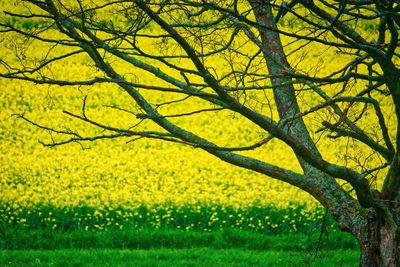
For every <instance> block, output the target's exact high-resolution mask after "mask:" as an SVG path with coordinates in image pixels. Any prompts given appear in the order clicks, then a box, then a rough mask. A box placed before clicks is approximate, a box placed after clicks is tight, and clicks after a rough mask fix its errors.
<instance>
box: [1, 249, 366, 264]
mask: <svg viewBox="0 0 400 267" xmlns="http://www.w3.org/2000/svg"><path fill="white" fill-rule="evenodd" d="M357 257H358V255H357V252H355V251H349V250H334V251H322V252H321V256H320V257H317V258H316V259H315V261H314V262H313V263H312V265H310V264H309V260H308V259H307V258H305V257H304V255H303V254H302V253H299V252H298V251H252V250H244V249H213V248H192V249H150V250H142V249H139V250H126V249H125V250H112V249H93V250H78V249H63V250H22V251H5V250H2V251H0V265H1V266H168V267H169V266H207V267H208V266H318V265H319V266H357Z"/></svg>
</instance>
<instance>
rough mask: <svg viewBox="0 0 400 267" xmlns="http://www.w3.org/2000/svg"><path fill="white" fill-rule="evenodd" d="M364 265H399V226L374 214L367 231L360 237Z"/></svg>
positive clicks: (375, 266)
mask: <svg viewBox="0 0 400 267" xmlns="http://www.w3.org/2000/svg"><path fill="white" fill-rule="evenodd" d="M358 240H359V243H360V248H361V256H360V266H362V267H399V266H400V247H399V245H400V242H399V241H400V240H399V228H398V227H397V226H389V225H387V224H385V223H383V222H381V221H380V219H377V218H376V216H374V218H373V219H370V220H369V224H368V225H366V229H365V233H364V234H363V235H362V236H360V237H359V238H358Z"/></svg>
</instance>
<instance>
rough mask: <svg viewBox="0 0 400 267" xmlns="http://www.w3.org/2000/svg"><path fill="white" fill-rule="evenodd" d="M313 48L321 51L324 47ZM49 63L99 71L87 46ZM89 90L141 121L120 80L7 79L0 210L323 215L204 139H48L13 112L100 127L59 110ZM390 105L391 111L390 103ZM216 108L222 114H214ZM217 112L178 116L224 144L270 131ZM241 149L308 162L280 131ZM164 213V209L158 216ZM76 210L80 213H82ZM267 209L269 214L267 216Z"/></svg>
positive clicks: (333, 146)
mask: <svg viewBox="0 0 400 267" xmlns="http://www.w3.org/2000/svg"><path fill="white" fill-rule="evenodd" d="M3 8H5V7H3ZM289 41H290V40H286V42H289ZM5 45H7V39H5V40H2V46H5ZM148 45H151V44H148ZM153 45H154V44H153ZM315 50H316V51H318V48H315ZM28 52H29V53H28V54H29V56H30V57H33V58H35V57H37V58H40V57H41V56H42V55H43V54H44V53H46V52H47V48H46V47H40V46H36V44H35V42H33V43H32V44H31V46H30V47H29V48H28ZM11 53H12V51H11V50H10V49H0V58H4V59H7V58H11V57H12V54H11ZM316 53H317V52H316ZM334 57H336V58H337V56H336V55H334V54H333V53H330V52H329V51H328V52H327V57H326V64H325V65H324V67H325V68H326V69H325V70H324V69H322V70H321V72H323V71H326V70H328V69H329V68H330V67H331V64H335V63H333V62H335V61H334V60H330V59H332V58H334ZM327 62H329V63H327ZM336 62H337V61H336ZM115 64H120V65H118V66H117V68H120V69H124V68H126V66H125V65H123V63H119V62H117V61H116V63H115ZM299 64H301V65H304V66H307V65H312V64H314V62H313V58H312V57H309V58H306V59H305V60H304V62H300V63H299ZM52 71H53V72H54V73H56V74H60V73H62V75H63V78H64V79H66V80H67V79H73V78H77V77H78V78H79V77H80V78H82V77H94V76H95V75H96V73H95V70H94V69H93V67H92V66H91V65H90V63H88V61H87V58H85V57H84V56H82V57H80V56H79V57H76V60H75V61H67V62H63V64H58V65H57V67H55V68H54V69H52ZM136 75H137V76H140V79H153V78H152V77H151V76H150V75H149V74H144V73H137V74H136ZM143 93H144V94H145V95H146V94H148V95H149V97H150V98H151V99H152V100H153V101H155V102H160V101H161V102H162V101H167V100H171V99H175V98H176V97H177V96H174V95H172V96H168V97H166V96H165V95H163V94H162V93H156V92H144V91H143ZM85 96H87V97H88V98H87V113H88V115H89V116H90V117H91V118H93V119H101V120H102V121H103V122H105V123H109V124H112V125H114V126H116V127H118V126H121V127H122V126H131V125H134V124H135V123H136V122H137V121H138V119H137V118H135V117H134V116H132V114H129V113H123V112H122V113H121V112H117V111H116V110H115V109H112V108H110V107H107V106H113V107H116V106H118V107H123V108H127V109H132V110H135V105H134V104H133V100H131V99H130V98H129V96H128V95H127V94H126V93H125V92H123V91H122V90H121V89H119V88H116V87H115V86H114V85H112V86H111V85H109V84H101V85H96V86H93V87H80V88H78V87H68V86H65V87H58V86H43V85H35V84H31V83H27V82H22V81H17V80H13V81H10V80H4V79H2V80H0V109H1V112H0V162H1V164H0V204H1V207H2V209H3V210H1V211H0V212H1V213H2V216H3V217H2V218H3V219H4V220H5V218H8V219H9V220H10V222H18V223H22V224H23V223H24V222H25V221H26V217H27V216H28V215H27V214H29V213H28V212H29V210H32V212H35V211H36V210H37V209H36V207H52V208H54V210H57V209H60V210H63V209H64V210H74V209H76V208H79V209H82V208H84V207H88V208H90V214H91V215H90V216H94V217H96V218H97V219H98V220H100V219H99V218H102V217H107V214H108V213H110V212H111V213H112V214H113V215H112V216H109V218H108V219H109V220H108V221H107V218H104V220H103V219H101V221H102V223H101V225H98V226H96V227H97V228H99V229H103V228H104V227H106V226H107V225H110V224H113V223H114V225H115V223H116V222H110V220H113V219H112V218H113V216H119V215H118V214H115V213H113V212H112V211H113V210H114V211H115V212H117V211H118V212H119V211H120V212H123V213H124V214H122V215H121V216H120V217H121V218H128V219H129V218H131V217H132V216H136V215H135V214H134V213H135V211H136V210H137V209H138V208H140V207H146V208H147V209H148V210H147V211H146V212H150V213H151V210H152V209H154V212H153V213H152V214H153V215H154V214H158V213H157V212H158V210H160V209H164V210H166V211H168V210H170V212H169V213H168V212H165V213H164V214H162V215H160V214H158V215H157V216H158V217H157V216H156V215H154V216H155V217H152V218H153V219H154V220H153V219H152V224H154V225H153V226H157V220H159V221H160V220H174V219H173V216H172V215H171V214H172V213H173V212H176V211H177V210H178V211H179V210H184V209H185V207H191V210H192V211H193V210H196V209H201V207H219V208H218V209H222V210H223V209H227V210H228V211H227V212H225V211H224V212H225V213H224V214H225V215H226V220H229V218H230V217H229V212H232V211H234V210H236V211H244V210H251V209H254V208H260V209H262V208H267V207H268V208H270V207H274V208H276V209H283V210H287V209H296V207H300V206H301V207H302V212H303V213H304V214H307V216H309V218H308V219H307V220H310V221H312V220H315V219H316V218H317V217H313V216H312V214H313V212H314V211H317V210H318V207H319V206H318V204H317V203H316V202H315V201H314V200H313V199H312V198H311V197H310V196H309V195H307V194H306V193H304V192H301V191H300V190H298V189H296V188H294V187H292V186H290V185H287V184H284V183H282V182H279V181H276V180H273V179H271V178H269V177H266V176H263V175H260V174H256V173H253V172H251V171H248V170H244V169H241V168H238V167H235V166H232V165H229V164H227V163H224V162H221V161H219V160H218V159H216V158H214V157H213V156H210V155H208V154H207V153H206V152H203V151H202V150H200V149H195V148H190V147H186V146H184V145H180V144H173V143H166V142H163V141H159V140H149V139H140V140H137V141H134V142H128V141H130V140H128V139H125V140H123V139H120V140H105V141H96V142H93V143H83V144H82V146H81V145H79V144H77V143H71V144H67V145H64V146H60V147H54V148H45V147H43V146H42V145H41V144H40V143H39V142H38V140H41V141H45V142H50V141H51V140H52V139H51V138H54V139H55V140H62V138H63V137H62V136H57V135H53V136H52V135H50V133H49V132H48V131H46V130H43V129H38V128H37V127H34V126H33V125H31V124H29V123H27V122H25V121H23V120H22V119H19V118H18V116H15V114H24V115H25V116H26V117H27V118H29V119H30V120H32V121H34V122H36V123H39V124H41V125H45V126H51V127H54V128H58V129H68V127H70V128H71V129H73V130H74V131H78V132H79V133H81V134H83V135H89V134H93V133H99V132H98V130H97V129H96V128H94V127H89V126H87V125H85V124H83V123H82V122H80V121H77V120H74V119H73V118H71V117H68V116H66V115H65V114H63V112H62V111H63V110H67V111H70V112H74V113H79V112H80V111H81V108H82V100H83V99H84V97H85ZM254 97H259V95H255V96H254ZM312 101H313V99H307V98H306V97H305V98H304V102H303V107H304V108H306V107H307V106H309V105H311V104H312ZM184 103H186V102H184ZM198 107H199V108H204V104H202V103H200V102H198V101H195V100H193V101H191V102H190V108H189V107H188V106H186V104H177V105H174V106H164V107H162V108H160V110H162V111H163V112H164V113H165V114H174V113H179V112H187V111H188V110H189V111H190V110H195V109H196V108H198ZM388 112H391V111H390V107H388ZM216 114H217V115H218V119H216V118H215V116H216ZM216 114H211V113H202V114H199V115H196V116H193V117H190V118H177V119H176V121H177V122H179V124H180V125H182V126H186V127H190V129H191V130H193V131H194V132H196V133H203V135H205V136H206V137H210V138H212V140H215V141H216V142H217V143H219V144H221V145H229V146H235V145H249V144H253V143H254V142H257V141H258V140H259V139H260V137H263V135H264V136H265V133H262V132H261V131H260V130H259V129H258V128H256V127H255V126H253V125H251V124H250V123H249V122H247V121H244V120H243V119H242V118H240V117H238V116H235V114H232V113H230V112H226V111H220V112H218V113H216ZM275 116H276V115H275ZM370 119H371V118H370ZM308 122H309V123H310V124H312V125H313V127H315V128H317V124H316V123H315V122H314V118H313V117H310V119H309V120H308ZM147 126H150V127H154V126H153V125H152V124H151V123H147V124H146V123H144V124H143V125H142V127H143V128H144V127H147ZM316 138H317V137H316ZM347 145H348V143H347V142H346V140H343V141H336V142H325V143H324V141H321V142H319V143H318V146H319V147H320V149H321V151H322V152H323V153H324V154H325V155H326V158H327V159H329V160H333V161H336V162H343V160H344V159H343V155H342V153H341V151H343V150H344V149H345V147H346V146H347ZM351 145H352V146H353V148H351ZM350 149H352V150H354V151H356V152H357V154H360V155H362V154H363V153H365V151H366V150H364V148H363V147H362V146H360V145H359V144H357V143H353V144H350ZM244 154H247V155H251V156H254V157H256V158H260V159H262V160H265V161H267V162H269V163H273V164H277V165H279V166H283V167H286V168H290V169H292V170H295V171H301V169H300V167H299V165H298V163H297V162H296V158H295V156H294V155H293V153H292V152H291V151H290V150H288V148H286V147H285V146H283V145H282V144H280V143H279V142H278V141H276V140H272V141H271V143H270V144H268V145H267V146H264V147H262V148H259V149H257V150H255V151H250V152H245V153H244ZM376 160H378V159H377V158H376ZM372 163H373V162H372ZM372 163H370V164H372ZM196 207H197V208H196ZM221 207H222V208H221ZM219 211H220V212H221V210H219ZM130 212H131V213H130ZM318 212H319V211H318ZM49 213H52V212H51V211H49ZM49 213H47V214H45V215H46V216H47V217H48V218H47V219H46V220H48V221H50V223H51V222H52V221H53V220H54V223H53V224H52V225H55V227H57V223H58V221H57V220H58V219H57V218H55V217H54V216H52V214H49ZM178 213H179V212H178ZM212 214H214V213H211V217H210V218H209V222H212V221H213V220H220V221H222V220H225V219H218V218H214V217H212ZM215 214H217V213H215ZM244 214H245V213H244ZM319 214H320V213H318V216H320V215H319ZM153 215H151V216H153ZM225 215H224V216H225ZM297 215H298V216H300V217H301V213H300V211H299V213H298V214H297ZM88 216H89V215H88ZM162 216H164V217H163V218H161V217H162ZM215 216H217V215H215ZM232 216H233V215H232ZM263 216H264V215H263ZM285 216H286V217H283V218H284V220H287V221H288V222H289V220H290V219H289V217H287V215H285ZM28 217H29V216H28ZM78 217H79V218H81V219H82V218H83V217H85V216H78ZM86 217H87V216H86ZM239 217H240V216H239ZM157 218H158V219H157ZM171 218H172V219H171ZM263 218H264V219H265V216H264V217H263ZM86 219H87V218H86ZM243 220H244V219H243ZM245 220H246V223H247V224H250V223H251V224H253V225H257V224H263V223H265V220H264V221H260V219H257V220H258V221H257V220H255V221H254V222H250V221H251V220H250V218H246V219H245ZM238 221H240V218H238V217H237V215H235V222H234V223H237V222H238ZM247 221H249V222H247ZM267 221H268V219H267ZM117 223H118V224H121V223H122V222H121V221H118V222H117ZM189 226H190V224H189ZM96 227H95V228H96ZM185 227H187V226H185ZM254 227H255V226H254ZM254 227H253V228H254ZM275 227H277V226H275ZM272 228H274V226H272Z"/></svg>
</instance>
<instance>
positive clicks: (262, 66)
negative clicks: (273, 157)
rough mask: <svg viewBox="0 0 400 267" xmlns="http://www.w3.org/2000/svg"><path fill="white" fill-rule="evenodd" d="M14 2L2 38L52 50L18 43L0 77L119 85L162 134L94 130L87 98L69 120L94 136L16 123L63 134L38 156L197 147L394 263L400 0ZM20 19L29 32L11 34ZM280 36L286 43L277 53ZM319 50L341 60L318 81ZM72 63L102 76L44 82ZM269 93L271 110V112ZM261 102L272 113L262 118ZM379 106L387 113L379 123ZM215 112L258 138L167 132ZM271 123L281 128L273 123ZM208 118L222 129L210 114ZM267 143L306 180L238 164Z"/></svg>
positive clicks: (398, 246)
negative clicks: (121, 146) (306, 198)
mask: <svg viewBox="0 0 400 267" xmlns="http://www.w3.org/2000/svg"><path fill="white" fill-rule="evenodd" d="M18 2H20V5H22V6H23V8H21V9H19V10H18V12H12V11H6V12H4V20H3V22H2V23H1V24H0V25H1V27H2V28H1V32H2V35H3V36H7V35H8V36H12V38H17V37H16V36H19V37H20V38H23V40H25V44H27V43H29V42H28V41H34V42H39V43H42V45H43V46H44V47H48V53H46V56H45V57H44V58H42V59H41V60H36V61H32V60H29V55H27V54H26V53H24V52H25V50H24V49H16V48H17V46H13V47H14V50H15V58H16V59H18V60H15V61H13V62H14V63H12V62H7V61H6V60H5V59H2V60H1V66H2V69H1V73H0V76H1V77H3V78H6V79H21V80H26V81H30V82H33V83H36V84H50V85H60V86H83V85H95V84H97V83H112V84H116V85H118V86H119V87H120V88H122V89H123V90H124V91H125V92H126V93H127V94H129V96H130V97H131V98H132V99H133V100H134V101H135V102H136V104H137V105H138V107H139V108H140V112H136V113H135V115H136V117H137V119H138V120H139V121H152V122H154V123H155V124H156V125H158V126H159V128H158V129H157V130H152V129H148V130H144V131H136V130H135V128H129V127H127V128H117V127H113V126H109V125H108V124H105V123H102V122H101V121H99V120H92V119H91V118H89V117H88V116H87V115H86V113H85V110H86V100H84V101H83V106H82V114H74V113H70V112H66V115H69V116H72V117H74V118H76V119H79V120H82V121H85V122H86V123H88V124H91V125H94V126H96V127H99V128H102V129H103V130H104V133H103V134H101V135H96V136H81V135H79V134H78V133H75V132H73V131H71V130H58V129H55V128H52V127H51V126H44V125H41V124H39V123H37V122H34V121H31V120H29V118H26V117H25V116H23V115H20V118H22V119H24V120H26V121H28V122H30V123H32V124H33V125H35V126H37V127H40V128H43V129H46V130H49V131H52V132H56V133H59V134H63V135H65V136H66V137H67V138H66V139H62V140H58V141H57V140H52V142H50V143H43V144H44V145H46V146H58V145H63V144H67V143H70V142H84V141H93V140H97V139H105V138H118V137H137V138H142V137H146V138H155V139H161V140H165V141H171V142H176V143H180V144H184V145H189V146H193V147H197V148H201V149H203V150H205V151H207V152H208V153H211V154H213V155H214V156H216V157H218V158H220V159H221V160H223V161H225V162H228V163H230V164H233V165H236V166H240V167H243V168H247V169H250V170H253V171H255V172H259V173H262V174H265V175H266V176H269V177H272V178H275V179H279V180H281V181H284V182H287V183H289V184H291V185H293V186H296V187H298V188H300V189H302V190H304V191H306V192H308V193H309V194H311V195H312V196H313V197H314V198H316V199H317V200H318V201H319V202H320V203H321V204H322V205H323V206H324V207H325V208H326V209H327V210H328V211H329V213H330V214H331V215H332V216H333V218H334V219H335V220H336V221H337V222H338V224H339V226H340V228H341V229H342V230H344V231H348V232H350V233H351V234H353V235H354V236H355V238H357V240H358V242H359V244H360V248H361V258H360V262H361V266H399V265H400V228H399V224H400V217H399V201H400V161H399V150H400V78H399V77H400V69H399V57H400V54H399V48H398V46H399V36H398V32H399V27H400V15H399V10H400V3H399V1H397V0H383V1H374V0H344V1H339V0H321V1H312V0H293V1H292V2H290V3H286V2H283V1H282V2H280V1H267V0H249V1H237V0H220V1H219V0H216V1H208V0H202V1H197V0H165V1H150V0H149V1H143V0H114V1H101V0H76V1H72V0H70V1H67V0H65V1H63V0H23V1H18ZM17 20H22V21H26V22H29V23H30V25H32V24H33V25H36V27H26V25H25V27H23V26H21V25H20V24H16V23H13V22H15V21H17ZM289 24H290V25H289ZM55 32H57V34H54V33H55ZM282 38H286V39H285V40H286V41H285V43H283V42H282ZM288 40H289V41H288ZM145 41H149V42H157V44H158V45H159V51H154V50H149V49H147V47H146V45H145ZM10 42H11V41H10ZM63 46H65V47H67V48H68V50H67V51H68V52H64V53H61V54H60V53H59V54H57V48H58V47H63ZM311 46H312V49H315V48H318V49H319V51H321V54H320V56H319V57H316V58H315V63H314V64H315V65H314V66H310V63H308V64H302V60H305V59H306V58H307V56H308V55H307V52H308V53H310V47H311ZM324 50H327V51H335V52H336V53H337V55H338V56H340V62H338V63H337V64H336V68H335V69H331V70H330V73H328V74H322V73H319V71H318V70H319V68H320V67H323V65H324V64H325V63H323V59H324V53H323V52H322V51H324ZM81 54H84V55H86V58H87V59H88V60H89V59H90V62H92V64H94V65H95V67H96V68H97V70H98V71H100V72H102V73H103V76H101V77H100V76H98V75H96V76H95V77H91V78H90V79H86V80H84V79H82V80H63V79H62V77H59V76H57V75H53V74H52V72H51V69H52V66H53V65H54V64H57V63H58V62H64V61H65V60H70V59H71V58H74V57H77V56H79V55H81ZM314 56H315V55H314ZM116 61H121V62H124V64H126V66H130V67H131V68H132V69H134V70H135V72H137V73H151V74H152V75H153V77H154V79H153V80H151V81H147V80H144V81H141V80H140V77H139V75H140V74H134V75H131V74H130V73H129V72H128V71H126V69H121V68H116V67H115V62H116ZM296 61H297V63H296ZM15 62H18V63H15ZM222 62H223V63H224V64H225V65H224V64H222ZM13 64H14V65H13ZM320 65H321V66H320ZM68 71H73V70H68ZM132 77H134V78H132ZM138 81H139V82H138ZM142 89H143V90H149V91H152V90H154V91H160V92H162V93H163V94H165V95H170V94H172V95H174V96H176V95H181V96H183V98H182V97H181V98H179V99H177V100H173V101H169V102H165V103H162V104H173V103H176V102H179V101H180V102H184V101H187V99H198V101H201V102H203V103H205V104H204V105H205V108H204V109H199V110H195V111H190V112H177V113H176V114H173V115H165V114H164V115H163V114H162V113H161V112H159V109H158V107H159V106H160V104H151V103H150V102H149V101H148V96H146V94H143V93H141V92H142V91H141V90H142ZM271 95H273V98H274V101H273V103H270V102H269V97H268V96H271ZM262 96H264V97H262ZM253 100H254V101H253ZM307 101H310V102H309V103H307ZM256 102H257V103H261V104H262V106H267V107H268V108H269V109H270V112H266V111H265V109H260V108H258V107H257V106H256V105H255V104H254V103H256ZM388 107H389V108H392V109H391V110H392V112H385V110H388ZM114 108H115V109H118V110H120V111H121V112H131V111H128V110H123V109H122V108H118V107H114ZM220 110H229V111H231V112H233V113H234V114H236V115H237V116H242V117H243V118H245V119H247V120H248V121H250V122H252V123H253V124H254V125H257V126H258V127H259V128H260V129H262V131H263V132H264V133H265V136H264V138H262V139H261V140H259V141H257V142H255V143H254V144H249V145H248V146H234V144H232V146H221V145H218V144H216V143H215V142H213V141H212V140H210V139H206V138H205V137H204V136H202V135H201V133H200V134H199V133H193V132H191V130H190V129H185V128H182V127H181V126H180V125H179V123H176V122H174V121H173V118H175V117H183V116H192V115H195V114H198V113H201V112H218V111H220ZM275 112H277V113H278V114H279V119H278V120H276V119H274V118H273V114H274V113H275ZM267 113H268V114H267ZM269 114H271V115H269ZM215 118H216V119H226V118H221V117H219V116H218V115H217V114H216V115H215ZM307 118H313V121H311V120H307ZM316 119H318V122H319V123H318V128H316V125H315V123H314V120H316ZM361 121H364V122H363V123H361ZM365 121H366V122H367V123H366V122H365ZM193 123H196V121H195V120H194V119H193ZM320 138H322V139H326V140H328V141H329V140H332V141H335V140H340V139H346V140H350V141H352V142H355V143H356V144H357V145H359V146H361V145H362V146H365V147H367V148H368V149H369V150H370V152H371V154H369V155H372V156H370V157H367V158H364V159H365V161H368V159H370V161H368V162H369V163H370V164H367V165H366V164H363V163H362V162H360V157H358V158H357V156H356V155H351V153H350V151H347V152H346V151H340V150H339V151H337V153H342V154H344V157H345V158H346V160H350V159H354V161H355V162H359V163H360V164H358V165H357V164H353V165H352V166H349V165H347V164H342V163H340V162H339V163H338V162H334V161H333V160H330V159H327V157H326V156H324V155H322V154H321V151H320V149H319V148H318V147H317V142H318V140H319V139H320ZM271 139H278V140H280V141H282V142H283V143H284V144H285V145H287V146H288V147H290V148H291V149H292V150H293V152H294V153H295V155H296V157H297V159H298V161H299V163H300V165H301V167H302V170H303V172H302V173H298V172H295V171H293V170H289V169H285V168H282V167H280V166H276V165H272V164H269V163H268V160H265V161H264V160H259V159H255V158H251V157H249V156H246V155H244V153H242V152H243V151H246V150H254V149H256V148H260V147H262V146H268V142H269V141H270V140H271ZM328 141H327V142H328ZM333 144H334V143H333ZM333 146H334V145H333ZM372 159H374V160H372ZM377 159H379V161H377ZM376 179H381V180H382V181H383V182H382V186H377V185H376V183H375V180H376Z"/></svg>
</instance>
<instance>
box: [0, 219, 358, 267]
mask: <svg viewBox="0 0 400 267" xmlns="http://www.w3.org/2000/svg"><path fill="white" fill-rule="evenodd" d="M0 230H1V231H0V266H207V267H208V266H280V267H282V266H318V265H319V266H357V265H358V257H359V249H358V247H357V243H356V242H355V241H354V239H353V238H352V237H351V236H350V235H348V234H346V233H341V232H337V231H334V232H331V233H329V234H328V235H324V236H323V238H322V240H321V243H320V250H319V251H318V254H317V257H316V258H315V261H313V259H314V257H315V251H316V247H317V244H318V237H319V233H318V231H316V232H314V233H309V234H305V233H296V234H294V233H286V234H261V233H258V232H250V231H243V230H237V229H232V228H227V229H222V230H218V231H212V232H201V231H183V230H177V229H173V228H165V229H157V230H156V229H151V228H143V229H135V228H133V229H130V230H129V229H123V230H108V231H83V230H73V231H61V230H51V229H48V228H44V229H41V228H38V229H31V228H21V227H17V226H16V227H9V228H1V229H0ZM310 262H312V265H309V264H310Z"/></svg>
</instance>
